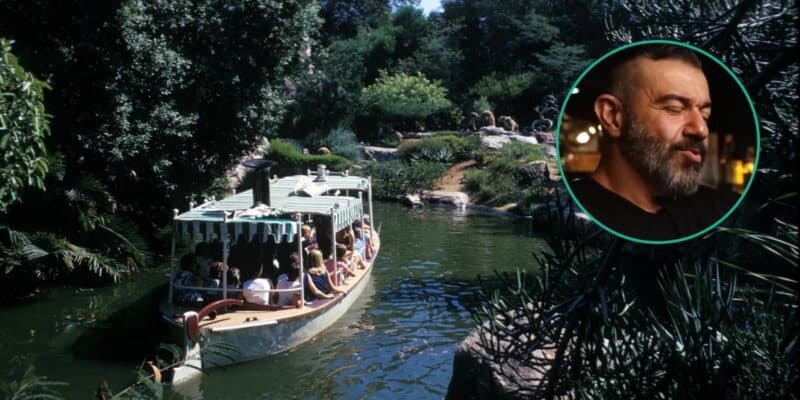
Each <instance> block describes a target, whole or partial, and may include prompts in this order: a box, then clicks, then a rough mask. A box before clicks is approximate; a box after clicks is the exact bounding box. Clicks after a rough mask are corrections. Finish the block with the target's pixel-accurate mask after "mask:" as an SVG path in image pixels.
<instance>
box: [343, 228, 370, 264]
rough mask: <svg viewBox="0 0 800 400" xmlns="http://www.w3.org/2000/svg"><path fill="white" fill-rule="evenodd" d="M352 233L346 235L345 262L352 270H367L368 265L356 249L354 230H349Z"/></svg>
mask: <svg viewBox="0 0 800 400" xmlns="http://www.w3.org/2000/svg"><path fill="white" fill-rule="evenodd" d="M347 230H348V231H350V233H348V234H347V235H345V238H344V239H345V240H344V243H343V244H344V245H345V246H346V247H347V253H345V255H344V261H345V262H346V263H347V264H348V265H350V266H351V268H359V269H365V268H367V263H366V261H364V259H362V258H361V256H360V255H359V254H358V252H357V251H356V249H355V234H353V232H352V228H347Z"/></svg>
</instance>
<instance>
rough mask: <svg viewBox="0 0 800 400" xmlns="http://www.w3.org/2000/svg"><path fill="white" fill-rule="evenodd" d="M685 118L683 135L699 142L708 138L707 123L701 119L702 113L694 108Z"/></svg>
mask: <svg viewBox="0 0 800 400" xmlns="http://www.w3.org/2000/svg"><path fill="white" fill-rule="evenodd" d="M686 118H687V121H686V126H685V128H684V131H683V134H684V135H687V136H694V137H696V138H697V139H699V140H705V139H706V138H707V137H708V123H707V122H706V119H705V118H704V117H703V112H702V111H701V110H699V109H697V108H695V109H693V110H692V111H691V112H690V113H689V115H688V116H687V117H686Z"/></svg>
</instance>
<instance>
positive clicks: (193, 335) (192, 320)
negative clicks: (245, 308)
mask: <svg viewBox="0 0 800 400" xmlns="http://www.w3.org/2000/svg"><path fill="white" fill-rule="evenodd" d="M243 304H244V302H243V301H241V300H239V299H222V300H217V301H215V302H213V303H210V304H208V305H206V306H205V307H203V308H201V309H200V311H198V312H194V311H188V312H186V313H184V314H183V320H184V324H185V326H186V336H187V337H188V338H189V340H191V341H192V343H197V342H198V341H199V340H200V321H202V320H203V319H204V318H205V317H207V316H209V315H210V314H211V313H213V312H215V311H216V310H218V309H220V308H224V307H231V306H241V305H243Z"/></svg>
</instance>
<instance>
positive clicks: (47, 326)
mask: <svg viewBox="0 0 800 400" xmlns="http://www.w3.org/2000/svg"><path fill="white" fill-rule="evenodd" d="M375 219H376V221H377V222H378V223H379V224H381V226H382V242H383V248H382V249H381V254H380V257H379V258H378V260H377V263H376V265H375V270H374V271H373V275H372V280H371V281H370V282H369V283H368V286H367V288H366V291H365V292H364V294H363V295H362V296H361V298H359V299H358V301H357V302H356V303H355V304H354V305H353V307H352V308H351V310H350V311H349V312H348V313H347V314H346V315H345V316H344V317H343V318H342V319H340V320H339V321H338V322H337V323H336V324H334V325H333V326H332V327H331V328H329V329H328V330H326V331H325V332H323V333H322V334H320V335H319V336H318V337H316V338H315V339H314V340H312V341H310V342H307V343H305V344H303V345H301V346H299V347H298V348H295V349H294V350H292V351H289V352H287V353H284V354H280V355H277V356H273V357H269V358H266V359H263V360H259V361H255V362H250V363H245V364H239V365H235V366H231V367H228V368H225V369H212V370H210V371H208V372H207V375H205V376H203V377H202V379H201V381H200V383H199V385H196V386H192V387H189V388H186V390H185V391H184V392H183V393H182V394H179V395H176V396H175V397H178V398H182V397H183V398H202V399H237V400H241V399H339V398H343V399H394V398H400V399H415V398H418V399H423V398H424V399H427V398H441V397H443V396H444V394H445V392H446V390H447V385H448V383H449V381H450V374H451V372H452V362H453V354H454V352H455V350H456V347H457V345H458V343H459V342H460V340H461V339H463V338H464V337H465V336H466V335H467V333H468V332H469V330H470V328H471V325H472V322H471V319H470V316H469V312H468V311H467V309H466V308H465V304H469V303H470V302H471V301H472V299H474V298H475V293H476V291H477V290H479V286H478V285H477V284H476V282H477V280H476V276H477V275H478V274H480V275H482V276H492V275H493V271H494V270H501V271H503V270H508V271H510V270H512V269H513V268H514V267H523V268H528V269H533V268H534V261H533V258H532V257H531V256H530V253H531V251H534V250H536V249H540V248H541V247H542V246H544V244H543V243H542V242H541V241H539V240H538V239H535V238H532V237H530V236H529V235H528V233H529V232H528V226H527V224H526V223H525V222H524V221H515V220H510V219H502V218H496V217H490V216H485V215H465V214H463V213H459V212H457V211H452V210H435V209H430V210H424V211H410V210H408V209H407V208H404V207H401V206H399V205H396V204H390V203H385V204H378V205H377V206H376V213H375ZM165 276H166V275H165V274H164V273H146V274H143V275H141V276H140V277H139V278H138V279H137V281H136V282H132V283H126V284H123V285H119V286H117V287H114V288H103V289H97V290H94V291H83V292H81V291H74V290H66V289H62V290H56V291H53V292H52V293H50V294H48V295H47V296H46V297H45V299H44V300H42V301H38V302H35V303H33V304H31V305H27V306H15V307H7V308H4V309H0V317H2V318H3V320H4V321H5V324H4V325H5V327H4V328H3V329H2V331H0V370H7V369H8V368H9V367H10V366H14V365H22V366H24V365H27V364H26V363H30V362H32V363H34V365H35V366H36V367H37V371H38V372H39V373H40V374H43V375H47V376H48V377H50V378H52V379H55V380H61V381H67V382H70V383H71V385H70V387H68V388H67V389H65V390H64V391H63V392H64V393H65V394H66V395H67V397H68V398H88V397H90V396H91V395H92V393H93V392H94V390H95V389H96V387H97V385H98V383H99V382H100V381H101V379H103V378H106V379H108V381H109V383H110V384H111V386H112V387H117V388H119V387H122V386H124V385H125V384H127V383H129V382H131V381H132V378H133V376H134V373H133V371H134V370H135V369H136V368H137V366H138V363H139V362H140V361H141V359H142V358H143V357H144V356H145V355H146V354H148V353H149V352H150V353H151V352H152V348H153V347H154V346H155V344H156V343H158V341H159V340H160V336H159V334H157V333H156V334H152V332H153V330H152V329H151V328H150V327H151V326H153V324H158V319H157V315H152V316H151V315H150V313H149V312H147V311H146V310H150V309H154V306H155V305H156V304H157V301H158V300H159V297H160V296H159V295H158V294H157V293H156V290H155V289H156V287H157V286H158V285H159V284H160V283H162V282H163V280H164V279H166V278H165ZM153 313H154V314H155V313H156V312H155V310H154V311H153ZM151 317H152V318H151Z"/></svg>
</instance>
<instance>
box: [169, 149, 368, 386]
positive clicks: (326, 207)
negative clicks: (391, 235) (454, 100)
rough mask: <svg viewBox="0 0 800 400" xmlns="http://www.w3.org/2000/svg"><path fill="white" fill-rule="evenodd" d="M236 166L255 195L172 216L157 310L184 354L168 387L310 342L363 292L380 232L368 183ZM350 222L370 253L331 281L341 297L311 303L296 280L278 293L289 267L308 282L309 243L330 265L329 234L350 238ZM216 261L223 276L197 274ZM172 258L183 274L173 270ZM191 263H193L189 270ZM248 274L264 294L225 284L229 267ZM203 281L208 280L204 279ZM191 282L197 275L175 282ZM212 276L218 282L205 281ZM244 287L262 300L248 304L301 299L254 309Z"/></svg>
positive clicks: (321, 171) (320, 171) (332, 240)
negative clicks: (263, 284) (264, 285)
mask: <svg viewBox="0 0 800 400" xmlns="http://www.w3.org/2000/svg"><path fill="white" fill-rule="evenodd" d="M243 164H244V165H245V166H246V167H249V168H253V169H254V173H253V174H252V175H254V176H255V181H254V184H253V186H254V188H253V189H251V190H247V191H243V192H240V193H234V194H232V195H231V196H230V197H227V198H225V199H222V200H210V201H207V202H205V203H204V204H201V205H198V206H194V204H190V209H189V210H188V211H186V212H183V213H179V212H178V210H174V225H173V226H174V229H173V232H174V233H173V238H172V257H171V263H170V264H171V271H170V272H171V273H170V283H169V297H168V299H167V300H166V301H164V302H163V303H162V306H161V312H162V316H163V319H164V320H165V321H166V323H167V324H168V325H169V327H170V331H171V332H172V333H173V335H172V336H173V338H174V340H175V341H176V343H178V345H179V346H182V348H183V353H184V360H183V363H182V365H181V366H179V367H177V368H175V369H174V372H173V376H172V383H173V385H180V384H181V383H184V382H187V381H188V380H190V379H192V378H193V377H194V376H197V375H198V374H199V371H200V370H201V369H203V368H209V367H215V366H224V365H229V364H234V363H240V362H245V361H249V360H254V359H258V358H262V357H265V356H268V355H271V354H276V353H280V352H283V351H286V350H288V349H291V348H292V347H295V346H297V345H299V344H301V343H303V342H305V341H307V340H309V339H311V338H313V337H314V336H316V335H317V334H319V333H320V332H322V331H323V330H324V329H326V328H328V327H329V326H331V325H332V324H333V323H334V322H335V321H336V320H338V319H339V318H340V317H341V316H342V315H343V314H344V313H345V312H347V310H348V309H349V308H350V306H351V305H352V304H353V303H354V302H355V300H356V299H357V298H358V297H359V296H360V295H361V293H362V292H363V291H364V288H365V287H366V286H367V281H368V280H369V279H370V276H371V274H372V266H373V263H374V261H375V259H376V257H377V253H378V251H379V249H380V238H379V232H378V231H377V230H376V229H373V228H372V226H374V219H373V218H372V215H373V212H372V184H371V179H370V178H364V177H359V176H350V175H349V174H348V172H347V171H345V172H343V173H333V172H330V171H328V170H327V169H326V168H325V166H324V165H319V166H318V167H317V170H316V171H314V172H312V171H310V170H309V171H308V173H307V174H306V175H294V176H286V177H283V178H276V177H270V169H271V168H272V167H273V166H274V165H275V163H274V162H273V161H269V160H260V159H259V160H247V161H245V162H244V163H243ZM365 203H366V205H367V207H364V205H365ZM304 225H308V226H309V227H311V226H313V227H314V228H315V230H316V238H314V239H309V238H305V237H304V235H302V234H301V230H308V227H305V229H303V228H304V227H303V226H304ZM353 225H356V226H357V227H360V229H357V230H358V231H360V232H359V233H360V234H361V235H362V238H361V243H362V245H363V244H364V243H366V244H367V245H368V246H369V248H370V250H371V252H370V254H368V255H366V256H365V257H364V258H363V262H362V263H360V267H357V268H352V272H353V273H354V275H352V276H348V277H346V278H345V277H343V276H342V275H341V274H338V273H336V274H334V275H335V277H332V278H333V279H332V280H333V283H334V285H335V286H336V287H337V288H338V289H339V290H341V293H336V294H334V295H333V296H332V298H328V299H325V298H321V299H316V298H314V299H311V300H310V301H309V299H308V298H307V297H308V296H307V293H305V292H306V291H308V289H307V285H306V284H301V283H300V282H304V280H303V279H298V280H297V283H295V284H294V286H292V287H290V288H286V289H276V287H277V285H275V284H274V282H275V279H276V278H278V277H279V276H280V275H279V274H280V273H281V272H283V271H286V270H287V268H293V269H294V271H293V272H294V273H293V274H292V275H297V276H299V277H304V276H306V272H308V271H307V270H308V264H307V263H308V261H309V260H308V258H309V250H308V247H309V246H314V247H316V248H318V249H319V250H321V251H322V252H323V253H325V255H327V256H328V257H329V258H330V259H331V260H329V261H327V262H331V261H332V265H337V266H338V265H339V264H340V263H341V260H337V259H336V257H337V254H336V251H334V249H335V248H336V244H337V236H338V237H340V238H341V237H342V235H343V234H346V233H347V232H350V233H352V226H353ZM308 236H310V235H308ZM345 239H347V238H346V237H345ZM351 239H352V237H351ZM339 247H340V248H341V246H339ZM176 248H179V249H184V250H185V251H184V254H183V256H182V257H177V256H178V255H176V254H175V253H176ZM198 250H199V252H198ZM248 251H249V253H248ZM215 259H216V260H217V261H218V262H216V265H217V266H218V267H222V271H209V270H208V269H204V268H203V266H204V265H205V264H206V262H207V261H208V262H209V264H210V265H214V264H215V263H214V262H213V261H214V260H215ZM178 260H180V262H181V264H182V265H181V267H183V268H181V269H180V270H179V267H178V265H177V264H178ZM196 260H200V262H198V263H195V264H194V265H192V264H193V263H192V261H196ZM291 260H294V263H292V261H291ZM220 262H221V263H220ZM337 262H339V264H337ZM290 263H291V265H289V266H288V267H287V264H290ZM185 264H188V265H185ZM236 264H238V265H236ZM254 264H255V265H254ZM198 265H199V267H197V266H198ZM254 268H255V269H257V271H263V273H260V272H256V273H255V274H252V273H251V275H259V274H260V275H261V277H263V278H264V279H270V280H271V282H272V283H273V284H272V285H271V287H270V288H269V289H261V290H259V289H258V288H255V289H253V288H254V286H251V287H250V289H247V290H245V289H242V288H241V286H237V285H235V284H231V283H230V282H228V281H229V280H232V281H234V282H235V281H236V277H232V272H235V269H240V270H241V271H242V272H241V274H242V280H244V278H246V276H245V272H244V271H245V270H253V269H254ZM298 269H299V274H298V273H297V270H298ZM329 269H330V268H329ZM186 270H191V272H187V271H186ZM215 272H216V273H217V275H216V276H214V273H215ZM205 274H209V275H206V276H202V275H205ZM191 275H194V276H196V277H195V278H194V279H190V280H188V281H187V280H186V279H183V278H185V276H191ZM214 277H216V278H217V279H216V280H214V279H210V278H214ZM281 278H282V279H283V280H285V279H286V277H285V276H284V277H281ZM281 278H279V279H281ZM248 290H249V291H250V293H249V294H250V295H253V294H254V292H255V294H257V295H259V294H260V295H261V296H256V297H261V298H267V299H269V298H270V296H272V298H273V299H274V298H275V296H277V295H276V293H281V292H293V293H292V294H299V299H303V300H302V301H300V300H299V299H298V298H295V299H293V300H294V301H295V302H296V303H295V304H291V305H288V306H287V305H284V306H279V305H276V304H275V302H273V301H270V302H269V304H263V303H262V304H255V303H251V302H248V301H246V300H245V299H247V298H248V297H247V294H248V293H246V292H247V291H248ZM258 292H266V293H258Z"/></svg>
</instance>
